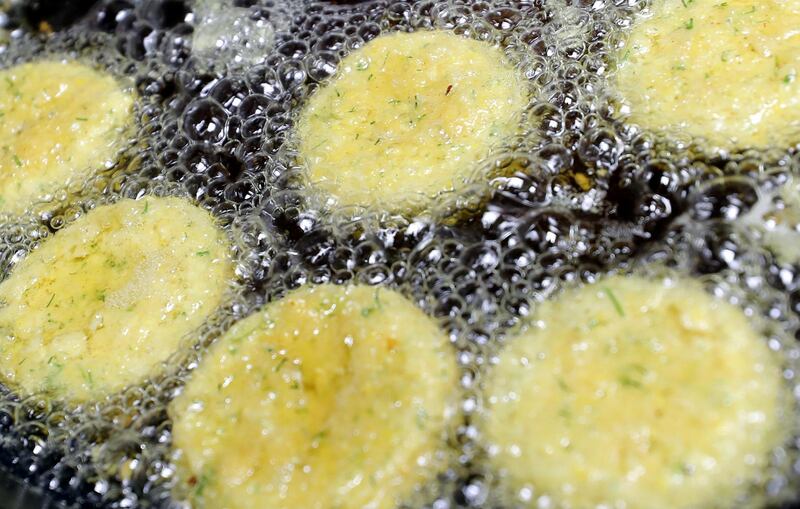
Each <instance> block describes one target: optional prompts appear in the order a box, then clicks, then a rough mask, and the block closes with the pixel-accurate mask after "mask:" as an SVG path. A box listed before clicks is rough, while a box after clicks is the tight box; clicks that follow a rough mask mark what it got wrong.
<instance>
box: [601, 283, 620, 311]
mask: <svg viewBox="0 0 800 509" xmlns="http://www.w3.org/2000/svg"><path fill="white" fill-rule="evenodd" d="M603 292H604V293H605V294H606V295H607V296H608V300H610V301H611V304H613V306H614V310H615V311H616V312H617V314H618V315H619V316H623V317H624V316H625V310H624V309H623V308H622V304H620V302H619V300H618V299H617V296H616V295H614V292H613V291H612V290H611V288H609V287H607V286H604V287H603Z"/></svg>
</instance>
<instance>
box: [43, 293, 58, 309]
mask: <svg viewBox="0 0 800 509" xmlns="http://www.w3.org/2000/svg"><path fill="white" fill-rule="evenodd" d="M55 298H56V294H53V295H51V296H50V300H48V301H47V305H46V306H45V307H46V308H49V307H50V304H52V303H53V299H55Z"/></svg>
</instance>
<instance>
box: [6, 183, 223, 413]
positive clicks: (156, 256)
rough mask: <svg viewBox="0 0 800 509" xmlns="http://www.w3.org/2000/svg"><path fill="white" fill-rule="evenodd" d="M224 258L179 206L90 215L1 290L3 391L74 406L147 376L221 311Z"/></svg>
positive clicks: (186, 206) (123, 204)
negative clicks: (41, 394) (60, 400)
mask: <svg viewBox="0 0 800 509" xmlns="http://www.w3.org/2000/svg"><path fill="white" fill-rule="evenodd" d="M228 251H229V247H228V242H227V240H226V236H225V234H224V233H223V232H222V231H221V230H220V229H219V228H217V226H216V225H215V223H214V220H213V218H212V217H211V215H210V214H208V213H207V212H206V211H204V210H202V209H200V208H199V207H196V206H194V205H192V204H191V203H189V202H187V201H185V200H181V199H178V198H153V197H147V198H143V199H141V200H137V201H133V200H122V201H120V202H118V203H116V204H113V205H108V206H101V207H98V208H96V209H94V210H93V211H91V212H89V213H88V214H86V215H85V216H83V217H81V218H79V219H78V220H77V221H75V222H74V223H72V224H70V225H69V226H67V227H66V228H64V229H63V230H61V231H59V232H58V233H56V234H55V236H54V237H52V238H50V239H48V240H47V241H45V242H44V243H43V244H42V245H41V246H40V247H39V248H38V249H36V250H35V251H33V252H32V253H30V254H29V255H28V256H27V257H26V258H25V259H23V260H22V261H21V262H20V263H19V265H18V266H16V267H15V268H14V269H13V271H12V272H11V275H10V276H9V277H8V279H6V280H5V281H4V282H3V283H1V284H0V302H2V307H0V374H2V378H3V381H4V382H5V383H6V384H8V385H9V386H11V387H12V389H14V390H17V391H19V392H21V393H34V392H45V393H47V394H49V395H51V396H55V397H60V398H66V399H69V400H71V401H74V402H79V401H84V400H88V399H97V398H101V397H103V396H104V395H106V394H109V393H113V392H116V391H119V390H121V389H123V388H124V387H126V386H127V385H130V384H135V383H138V382H141V381H142V380H143V379H144V378H145V377H147V376H149V375H154V374H157V373H158V372H159V371H160V368H161V363H162V362H163V361H165V360H166V359H167V358H168V357H169V356H170V355H171V354H172V353H173V352H175V351H176V350H177V349H178V347H179V345H180V344H181V339H182V338H183V337H184V335H186V334H187V333H189V332H191V331H193V330H194V329H196V328H197V327H199V326H200V325H201V324H202V322H203V321H204V320H205V318H206V317H207V316H208V315H209V314H210V313H211V312H212V311H213V310H214V309H215V308H216V307H217V306H218V305H219V304H220V301H221V298H222V295H223V292H224V291H225V289H226V287H227V285H228V282H229V280H230V278H231V277H232V275H233V271H232V262H231V260H230V256H229V254H228Z"/></svg>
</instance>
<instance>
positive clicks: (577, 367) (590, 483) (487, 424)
mask: <svg viewBox="0 0 800 509" xmlns="http://www.w3.org/2000/svg"><path fill="white" fill-rule="evenodd" d="M533 323H534V324H535V326H533V327H532V329H530V330H529V331H528V332H526V333H523V334H522V335H520V336H519V337H515V338H512V339H510V344H509V345H508V346H507V347H506V349H505V350H504V351H503V352H502V353H501V355H500V358H499V364H498V365H497V366H496V367H495V368H494V371H493V373H492V374H491V377H490V381H489V383H488V386H487V401H488V403H489V405H488V410H487V414H486V418H485V420H484V422H483V426H484V429H485V437H486V441H487V444H488V445H489V448H490V451H491V454H492V458H491V461H492V462H493V464H494V465H495V467H496V468H497V469H498V470H499V471H500V472H501V476H502V478H503V479H505V482H506V483H507V484H508V485H509V486H510V488H511V490H512V491H513V492H514V493H519V494H524V493H527V494H528V497H529V505H530V506H531V507H535V506H536V504H537V500H538V498H539V497H540V496H546V497H550V499H551V500H552V502H553V504H554V505H553V507H563V508H590V507H628V508H644V507H646V508H649V509H660V508H664V509H667V508H669V509H676V508H697V509H699V508H712V507H734V506H736V507H741V506H745V507H746V505H745V504H738V503H734V502H735V501H736V500H737V497H739V496H740V495H742V494H743V493H744V492H745V491H746V488H747V487H748V486H751V485H752V484H753V483H758V482H759V481H758V479H759V475H760V473H762V472H763V470H764V468H765V466H766V464H767V461H768V455H769V453H770V451H771V450H772V449H773V448H774V447H776V446H778V445H780V444H781V442H782V440H783V439H784V438H785V434H784V433H783V432H782V431H784V430H785V426H788V425H789V423H790V422H791V421H790V419H793V418H794V413H793V412H791V410H790V409H789V404H788V401H789V399H788V395H787V394H785V393H784V391H785V390H786V389H785V387H784V386H783V384H782V378H781V368H780V365H779V361H778V360H777V359H776V358H775V354H773V353H772V352H771V351H770V350H769V349H768V347H767V345H766V341H765V340H764V339H763V338H761V337H759V335H758V334H757V333H756V332H755V331H754V330H753V328H752V327H751V326H750V324H749V323H748V320H747V318H746V317H745V315H744V314H743V312H742V311H741V310H740V309H738V308H735V307H733V306H731V305H730V304H727V303H724V302H721V301H719V300H716V299H715V298H713V297H711V296H710V295H709V294H707V293H706V292H705V291H704V290H703V288H702V287H701V286H700V285H699V284H698V283H695V282H693V281H690V280H682V279H678V280H672V281H671V282H670V283H665V282H664V281H659V280H647V279H643V278H640V277H611V278H608V279H606V280H604V281H601V282H600V283H598V284H594V285H589V286H586V287H584V288H581V289H576V290H570V291H567V292H565V293H564V294H562V295H560V296H559V297H558V298H556V299H555V300H552V301H550V302H547V303H545V304H543V305H542V306H541V307H540V308H539V309H538V311H537V312H536V315H535V317H534V321H533ZM786 392H787V393H788V391H786ZM782 428H783V429H782ZM523 498H524V497H523Z"/></svg>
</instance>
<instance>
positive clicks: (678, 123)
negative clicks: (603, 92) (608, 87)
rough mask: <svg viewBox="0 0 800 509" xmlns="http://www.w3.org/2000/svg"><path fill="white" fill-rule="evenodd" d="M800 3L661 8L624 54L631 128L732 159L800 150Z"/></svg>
mask: <svg viewBox="0 0 800 509" xmlns="http://www.w3.org/2000/svg"><path fill="white" fill-rule="evenodd" d="M799 27H800V0H760V1H757V2H756V1H753V0H726V1H722V0H655V1H654V4H653V6H652V8H651V10H650V11H649V15H648V16H645V17H643V18H642V19H641V20H639V21H638V22H636V23H635V24H634V26H633V28H632V31H631V34H630V38H629V40H628V41H627V43H626V45H625V46H624V47H623V48H622V49H620V50H619V52H618V54H617V59H618V64H619V70H618V73H617V79H616V85H617V88H618V90H619V92H620V93H621V94H622V96H623V97H624V99H625V102H626V103H627V104H628V106H629V107H630V111H631V121H632V122H635V123H637V124H640V125H641V126H642V127H645V128H647V129H654V130H659V131H670V132H676V133H686V134H689V135H691V136H693V137H702V138H706V139H707V140H708V142H709V143H711V144H712V145H714V146H718V147H721V148H724V149H731V148H747V147H767V146H784V145H792V144H795V143H798V142H800V80H798V72H800V28H799Z"/></svg>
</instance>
